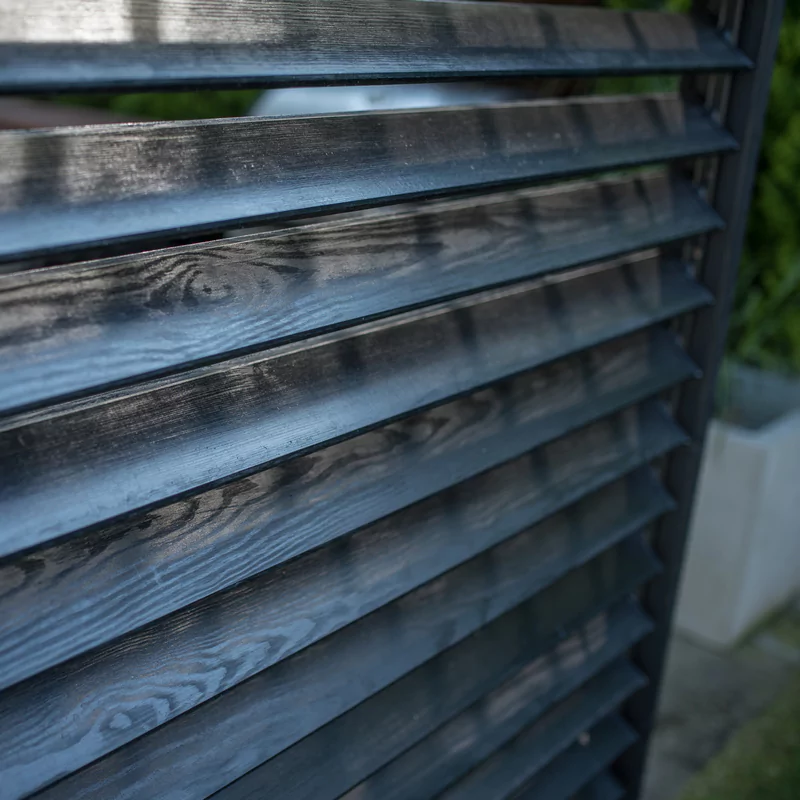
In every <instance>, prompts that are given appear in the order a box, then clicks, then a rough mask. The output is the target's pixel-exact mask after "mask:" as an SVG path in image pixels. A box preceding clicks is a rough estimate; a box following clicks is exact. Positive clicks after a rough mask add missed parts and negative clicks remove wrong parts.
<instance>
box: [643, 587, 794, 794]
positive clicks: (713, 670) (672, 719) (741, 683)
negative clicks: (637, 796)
mask: <svg viewBox="0 0 800 800" xmlns="http://www.w3.org/2000/svg"><path fill="white" fill-rule="evenodd" d="M787 619H788V622H789V625H787ZM787 628H790V629H791V628H795V629H796V630H797V632H798V637H799V638H798V639H797V641H795V640H793V639H790V638H787V637H786V636H785V631H786V630H787ZM797 669H800V602H798V604H797V605H796V606H795V607H793V608H792V609H790V610H789V611H787V612H786V614H785V615H784V616H783V618H782V619H781V620H778V621H775V622H773V623H771V624H770V625H768V626H767V627H766V628H765V629H764V630H763V631H761V632H759V633H757V634H756V635H755V636H754V637H753V638H752V640H751V641H750V642H748V643H746V644H745V645H743V646H741V647H739V648H736V649H735V650H731V651H728V652H719V651H714V650H711V649H708V648H706V647H703V646H702V645H699V644H697V643H696V642H693V641H690V640H689V639H687V638H685V637H683V636H680V635H676V636H675V638H674V640H673V643H672V648H671V650H670V655H669V658H668V661H667V672H666V677H665V682H664V692H663V695H662V699H661V707H660V710H659V718H658V723H657V727H656V732H655V734H654V738H653V749H652V751H651V755H650V763H649V766H648V771H647V776H646V780H645V789H644V794H643V800H672V799H673V798H675V797H676V796H677V795H678V794H679V793H680V791H681V789H682V788H683V787H684V786H685V784H686V782H687V781H688V779H689V778H690V777H691V776H692V775H694V773H695V772H697V771H698V770H700V769H702V768H703V766H705V764H706V762H707V761H708V760H709V759H710V758H712V757H713V756H714V755H716V754H717V753H718V752H719V751H720V750H721V749H722V747H723V745H724V744H725V742H726V741H727V740H728V737H729V736H730V735H731V734H732V733H733V732H734V731H735V730H736V729H737V728H739V727H740V726H741V725H742V724H743V723H745V722H747V721H748V720H750V719H752V718H753V717H755V716H757V715H758V714H760V713H761V712H762V711H763V710H764V709H765V708H766V707H767V706H768V705H769V704H770V702H771V701H772V699H773V698H774V697H775V696H776V695H777V693H778V692H780V690H781V689H782V688H783V687H784V686H785V685H786V682H787V680H788V679H789V678H790V676H791V675H792V674H793V673H794V672H795V671H796V670H797Z"/></svg>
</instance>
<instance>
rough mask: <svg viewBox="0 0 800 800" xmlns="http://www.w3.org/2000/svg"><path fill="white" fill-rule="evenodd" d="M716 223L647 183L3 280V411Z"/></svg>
mask: <svg viewBox="0 0 800 800" xmlns="http://www.w3.org/2000/svg"><path fill="white" fill-rule="evenodd" d="M720 225H721V220H720V218H719V217H718V216H717V214H716V213H715V212H714V211H712V210H711V209H710V208H709V206H708V205H706V204H705V202H703V201H702V200H701V199H700V198H699V196H698V195H697V193H696V191H695V190H694V189H693V188H692V187H691V186H690V185H689V184H688V183H685V182H680V181H670V180H669V179H668V178H667V177H666V175H665V174H664V173H662V172H654V173H650V174H646V175H643V176H641V177H634V178H626V179H622V180H619V179H617V180H604V181H599V182H595V183H589V182H586V183H575V184H567V185H564V186H559V187H556V188H547V189H538V190H520V191H516V192H511V193H508V194H502V195H499V196H488V197H482V198H471V199H469V200H461V201H441V202H437V203H430V204H427V205H423V206H421V207H420V208H415V209H411V210H405V209H401V210H398V211H396V212H393V213H391V214H381V215H379V216H377V217H372V218H368V219H354V220H353V221H349V222H348V221H340V222H336V223H327V224H326V223H322V224H318V225H307V226H303V227H300V228H296V229H294V230H289V231H286V232H282V233H277V234H266V235H262V236H256V237H247V238H242V239H232V240H223V241H219V242H214V243H211V244H202V245H192V246H187V247H177V248H170V249H166V250H160V251H156V252H152V253H145V254H142V255H136V256H126V257H121V258H115V259H108V260H102V261H96V262H89V263H86V264H78V265H68V266H63V267H55V268H51V269H46V270H33V271H28V272H23V273H16V274H11V275H5V276H0V412H8V411H10V410H13V409H15V408H19V407H21V406H29V405H36V404H40V403H44V402H48V401H52V400H53V399H54V398H58V397H59V396H60V395H67V394H70V393H73V392H83V391H86V390H88V389H92V388H97V387H102V386H103V385H106V384H111V383H114V382H119V381H124V380H130V379H131V378H135V377H137V376H141V375H143V374H146V373H148V372H158V371H166V370H170V369H176V368H179V367H183V366H186V365H192V364H193V363H194V362H199V361H202V360H204V359H211V358H219V357H220V356H222V355H224V354H231V353H235V352H236V351H243V350H246V349H248V348H254V347H258V346H264V345H266V344H270V343H276V342H281V341H282V340H288V339H290V338H293V337H298V336H301V335H308V334H311V333H314V332H321V331H323V330H325V329H327V328H330V329H332V328H336V327H339V326H342V325H345V324H347V323H351V322H352V321H353V320H361V319H363V318H369V317H375V316H380V315H385V314H387V313H390V312H394V311H397V310H401V309H403V308H405V307H410V306H415V305H421V304H424V303H430V302H434V301H436V300H442V299H446V298H448V297H449V296H456V295H459V294H464V293H467V292H472V291H476V290H479V289H486V288H489V287H491V286H492V285H493V284H494V285H500V284H503V283H509V282H511V281H518V280H523V279H526V278H531V277H534V276H536V275H537V274H542V273H545V272H551V271H556V270H560V269H564V268H566V267H570V266H576V265H578V264H581V263H585V262H588V261H592V260H598V259H602V258H608V257H612V256H616V255H621V254H622V253H625V252H632V251H634V250H639V249H644V248H647V247H652V246H655V245H658V244H662V243H664V242H667V241H672V240H674V239H677V238H680V237H686V236H691V235H695V234H699V233H703V232H707V231H710V230H712V229H714V228H717V227H719V226H720Z"/></svg>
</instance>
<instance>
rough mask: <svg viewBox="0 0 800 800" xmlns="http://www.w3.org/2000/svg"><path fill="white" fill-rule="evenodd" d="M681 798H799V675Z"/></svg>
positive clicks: (763, 799) (748, 799) (693, 799)
mask: <svg viewBox="0 0 800 800" xmlns="http://www.w3.org/2000/svg"><path fill="white" fill-rule="evenodd" d="M681 800H800V675H798V676H797V677H795V679H794V680H793V681H792V683H791V685H790V686H789V687H788V688H787V689H785V690H784V692H783V693H782V694H781V695H780V696H779V697H778V699H777V700H776V701H775V702H774V703H773V705H772V706H771V707H770V708H769V710H768V711H767V712H766V713H765V714H764V715H763V716H761V717H759V718H758V719H755V720H753V721H752V722H750V723H749V724H748V725H746V726H745V727H743V728H742V729H741V730H740V731H739V732H738V733H736V734H735V735H734V736H733V738H732V739H731V740H730V742H728V744H727V745H726V747H725V748H724V749H723V751H722V752H721V753H720V754H719V755H718V756H717V757H716V758H714V759H712V761H711V762H710V763H709V764H708V766H707V767H706V768H705V769H704V770H703V772H701V773H700V774H699V775H698V776H697V777H696V778H694V779H693V780H692V781H691V783H690V784H689V786H688V787H687V789H686V791H685V792H684V793H683V794H682V795H681Z"/></svg>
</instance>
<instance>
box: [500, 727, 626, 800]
mask: <svg viewBox="0 0 800 800" xmlns="http://www.w3.org/2000/svg"><path fill="white" fill-rule="evenodd" d="M581 738H582V739H583V741H580V740H579V741H577V742H575V743H574V744H572V746H571V747H569V749H568V750H565V751H564V753H562V754H561V755H560V756H559V757H558V758H556V759H555V760H554V761H553V762H552V763H551V764H548V765H547V766H546V767H545V768H544V769H542V771H541V772H540V773H539V774H538V775H536V777H535V778H534V779H533V780H532V781H531V782H530V783H528V784H527V785H526V786H525V787H524V788H523V789H521V790H520V791H519V792H518V793H517V794H515V795H514V800H569V798H575V795H576V792H579V791H581V790H582V789H584V787H585V786H586V785H588V784H592V783H593V782H594V781H596V780H598V777H597V776H598V773H601V772H602V770H603V769H605V768H606V767H609V766H610V765H611V764H612V763H613V762H614V761H615V760H616V759H617V758H619V756H621V755H622V753H623V752H624V751H625V750H627V749H628V747H630V746H631V745H632V744H633V743H634V742H635V741H636V739H637V738H638V736H637V735H636V731H635V730H634V729H633V728H632V727H631V726H630V725H629V724H628V723H627V722H625V721H624V720H623V719H622V717H620V716H619V715H618V714H612V715H611V716H609V717H606V719H604V720H602V721H601V722H599V723H598V724H597V725H595V726H594V727H593V728H591V729H589V730H588V731H585V736H583V737H581ZM599 780H602V779H599ZM585 790H586V791H591V789H589V788H588V787H587V788H586V789H585Z"/></svg>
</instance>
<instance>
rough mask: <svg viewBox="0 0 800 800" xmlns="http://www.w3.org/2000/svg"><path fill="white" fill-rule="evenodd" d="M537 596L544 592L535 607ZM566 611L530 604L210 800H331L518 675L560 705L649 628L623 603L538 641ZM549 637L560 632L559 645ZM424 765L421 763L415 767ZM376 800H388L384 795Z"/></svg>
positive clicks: (377, 787)
mask: <svg viewBox="0 0 800 800" xmlns="http://www.w3.org/2000/svg"><path fill="white" fill-rule="evenodd" d="M546 595H547V590H545V592H544V593H543V594H542V596H541V599H542V600H545V598H546ZM599 605H600V606H602V601H601V602H600V603H599ZM565 611H566V610H565V609H562V608H561V607H560V606H559V607H558V608H552V607H550V608H547V609H545V608H543V607H541V603H540V602H539V600H538V599H536V600H532V601H529V602H528V603H527V604H525V605H524V606H522V607H520V608H519V609H517V610H515V611H511V612H509V613H508V614H506V615H504V616H503V617H501V618H500V619H499V620H497V622H495V623H492V624H491V625H489V626H487V627H486V628H483V629H481V630H480V631H479V632H478V633H476V634H474V635H473V636H471V637H469V638H468V639H466V640H465V641H464V642H463V643H462V644H460V645H456V647H454V648H452V649H451V650H448V651H446V652H445V653H443V654H442V655H441V656H439V657H437V658H436V659H434V660H433V661H431V662H429V663H428V664H427V665H423V666H422V667H420V668H419V669H417V670H415V671H414V672H412V673H411V674H410V675H408V676H407V677H405V678H403V679H401V680H400V681H398V682H397V683H395V684H392V685H391V686H389V687H388V688H387V689H384V690H383V691H382V692H379V693H378V694H377V695H375V696H374V697H372V698H370V699H369V700H367V701H365V702H364V703H362V704H361V705H360V706H357V707H356V708H354V709H353V710H352V711H349V712H347V713H346V714H343V715H342V716H341V717H338V718H337V719H335V720H334V721H333V722H331V723H329V724H328V725H326V726H324V727H323V728H321V729H320V730H318V731H316V732H315V733H313V734H312V735H311V736H307V737H306V738H305V739H303V740H302V741H300V742H298V743H297V744H296V745H294V746H293V747H291V748H289V749H288V750H285V751H284V752H283V753H281V754H279V755H277V756H276V757H275V758H272V759H270V760H269V761H267V762H266V763H265V764H263V765H262V766H261V767H257V768H256V769H254V770H252V771H251V772H249V773H247V775H245V776H244V777H242V778H240V779H239V780H238V781H235V782H234V783H232V784H230V785H229V786H227V787H225V788H224V789H222V790H221V791H220V792H218V793H216V794H215V795H214V800H260V798H263V797H281V798H285V800H336V798H338V797H340V796H341V795H342V794H343V793H344V792H346V791H348V790H349V789H351V788H352V787H353V786H355V785H356V784H359V783H361V782H362V781H364V780H365V779H366V778H368V777H369V776H370V775H371V774H372V773H373V772H377V771H378V770H380V769H381V768H383V767H384V766H385V765H386V764H388V763H389V762H391V761H393V760H394V759H396V758H398V756H401V755H402V754H403V753H405V751H407V750H409V749H410V748H412V747H415V746H416V745H419V744H420V743H421V742H423V740H424V739H425V738H426V737H427V736H430V735H431V734H433V733H434V731H435V730H436V729H437V728H439V727H440V726H441V725H444V724H445V723H448V722H449V721H450V720H451V719H452V718H453V717H456V716H458V715H459V714H461V713H462V712H465V711H466V710H467V709H468V708H469V707H470V706H472V705H473V704H474V703H477V702H478V701H480V700H481V698H482V697H483V696H484V695H487V694H488V693H489V692H491V691H493V690H494V689H496V688H497V687H498V686H500V685H501V684H502V683H504V682H505V681H507V680H509V679H511V678H512V677H513V676H514V675H515V674H517V673H518V672H519V671H520V670H522V669H523V668H527V673H528V675H531V676H536V677H537V678H538V679H539V681H538V682H539V689H540V696H541V695H542V694H545V693H547V694H548V698H553V697H555V696H556V694H555V693H556V687H559V689H558V695H560V696H564V695H565V694H566V693H567V692H569V691H570V689H569V688H568V687H570V686H572V687H573V688H574V687H575V686H577V685H579V684H580V683H581V682H583V681H584V680H585V679H586V678H588V677H589V676H591V675H592V674H594V673H595V672H597V671H599V670H600V669H601V668H602V667H603V666H605V665H606V664H608V663H610V661H611V660H613V659H614V658H617V657H619V656H620V655H622V653H623V652H624V651H625V650H626V649H627V648H628V647H630V646H631V645H632V644H633V643H634V642H635V641H637V640H639V639H640V638H641V637H642V636H644V635H645V634H646V633H647V632H648V631H649V630H650V629H651V623H650V621H649V620H648V618H647V617H646V616H645V615H644V614H643V613H642V612H641V610H640V609H639V608H638V606H637V605H636V603H635V602H633V601H630V600H629V601H625V602H624V603H623V604H621V605H618V606H615V607H613V608H610V609H608V610H607V611H606V610H603V611H602V612H601V613H599V614H598V615H596V616H594V617H592V618H591V619H589V620H588V621H584V622H583V623H582V624H580V625H576V624H575V623H574V622H573V623H572V624H570V622H569V621H567V620H566V618H565V617H564V616H562V617H561V618H562V619H563V620H564V622H563V623H562V624H561V625H558V624H555V625H554V627H551V628H549V629H548V632H547V633H546V634H545V633H544V632H543V630H542V629H543V627H545V626H544V625H542V623H541V622H540V621H539V622H537V619H539V620H541V619H545V620H546V624H547V625H551V626H552V625H553V623H554V619H553V613H554V612H555V613H557V614H562V613H565ZM583 616H584V617H585V613H584V614H583ZM558 628H561V629H562V630H566V631H569V633H567V634H564V635H563V636H560V637H559V636H558V635H556V630H557V629H558ZM534 632H535V633H534ZM534 699H536V700H537V702H538V698H534ZM553 702H555V701H553ZM421 749H422V748H420V757H421V758H423V757H422V752H421ZM408 757H409V754H408V753H407V754H406V755H405V756H403V758H404V759H407V758H408ZM427 766H428V765H427V762H425V761H424V758H423V767H422V768H423V769H425V768H427ZM364 787H366V790H367V791H366V793H365V794H364V793H363V792H362V793H361V794H359V796H360V797H363V796H366V797H379V796H384V795H381V794H378V792H379V791H384V789H382V788H381V786H380V779H376V782H375V783H374V784H373V783H372V782H367V783H366V784H364V785H363V786H362V788H364ZM373 789H374V790H373ZM385 796H386V798H387V800H390V797H391V793H389V794H387V795H385Z"/></svg>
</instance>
